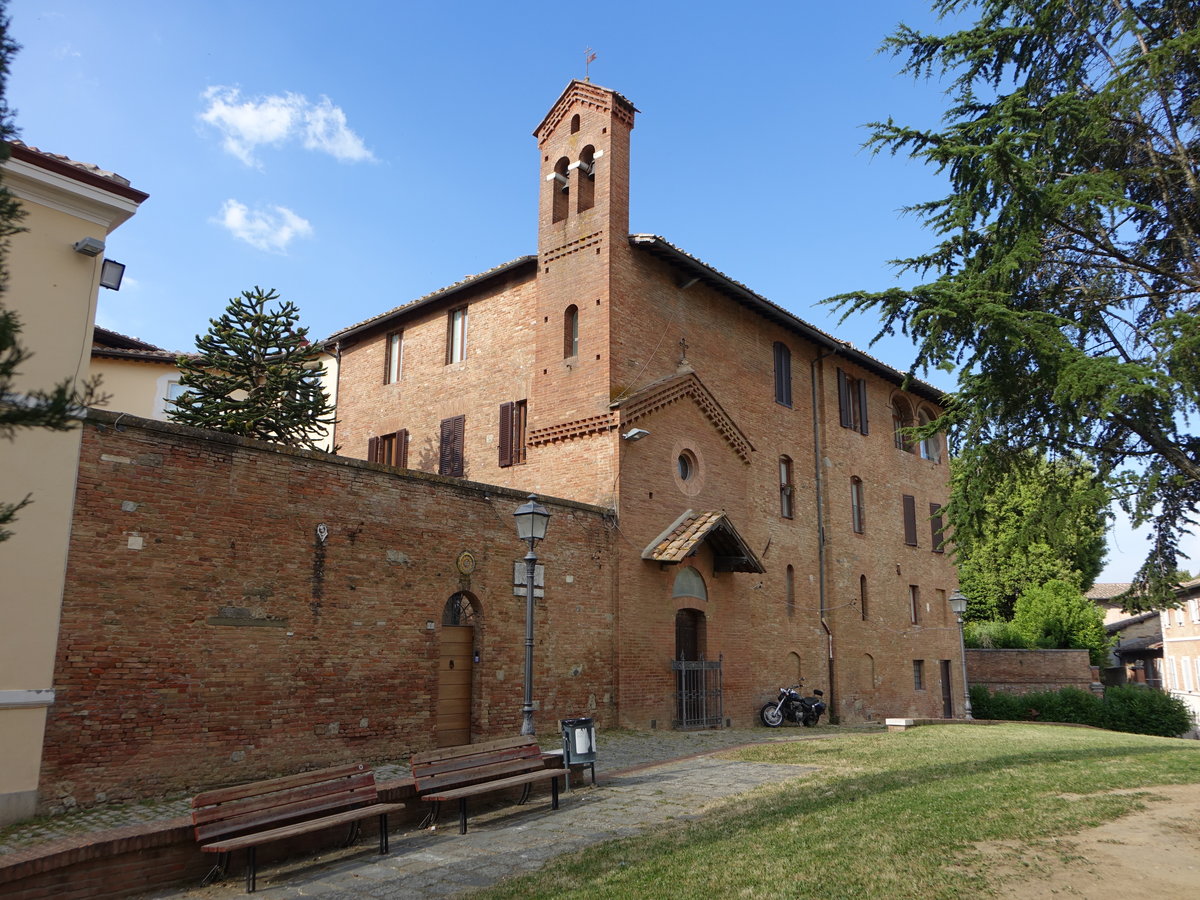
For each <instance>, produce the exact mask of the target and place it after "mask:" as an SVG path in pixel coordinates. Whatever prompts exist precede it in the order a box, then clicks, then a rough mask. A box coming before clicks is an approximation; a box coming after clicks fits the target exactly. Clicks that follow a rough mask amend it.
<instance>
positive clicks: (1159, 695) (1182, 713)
mask: <svg viewBox="0 0 1200 900" xmlns="http://www.w3.org/2000/svg"><path fill="white" fill-rule="evenodd" d="M1102 724H1103V727H1104V728H1108V729H1110V730H1112V731H1128V732H1132V733H1134V734H1156V735H1158V736H1159V737H1179V735H1181V734H1183V733H1184V732H1186V731H1189V730H1190V729H1191V728H1193V727H1194V725H1195V722H1194V721H1193V720H1192V714H1191V711H1190V710H1189V709H1188V708H1187V704H1185V703H1184V702H1183V701H1182V700H1180V699H1179V698H1178V697H1176V696H1174V695H1173V694H1168V693H1165V692H1163V691H1158V690H1154V689H1153V688H1146V687H1141V686H1139V685H1133V684H1120V685H1113V686H1112V687H1110V688H1108V689H1107V690H1105V692H1104V719H1103V723H1102Z"/></svg>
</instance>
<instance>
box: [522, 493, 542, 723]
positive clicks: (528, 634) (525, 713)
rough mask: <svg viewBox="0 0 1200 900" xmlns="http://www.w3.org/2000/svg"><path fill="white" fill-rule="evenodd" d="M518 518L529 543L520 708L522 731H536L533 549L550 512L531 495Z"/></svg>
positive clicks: (523, 538) (526, 562) (535, 555)
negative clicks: (523, 701)
mask: <svg viewBox="0 0 1200 900" xmlns="http://www.w3.org/2000/svg"><path fill="white" fill-rule="evenodd" d="M513 517H514V518H515V519H516V520H517V537H519V538H520V539H521V540H523V541H528V542H529V552H528V553H526V554H525V705H524V706H523V707H521V734H533V733H534V731H533V590H534V586H533V582H534V577H535V573H536V570H537V554H536V553H534V552H533V548H534V547H535V546H536V545H537V542H538V541H540V540H541V539H542V538H544V537H545V536H546V526H547V525H549V524H550V512H549V511H548V510H547V509H546V507H544V506H542V505H541V504H540V503H538V502H537V495H535V494H530V495H529V502H528V503H524V504H522V505H521V506H519V507H517V511H516V512H515V513H513Z"/></svg>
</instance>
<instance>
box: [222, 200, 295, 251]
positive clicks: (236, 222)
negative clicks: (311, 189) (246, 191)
mask: <svg viewBox="0 0 1200 900" xmlns="http://www.w3.org/2000/svg"><path fill="white" fill-rule="evenodd" d="M217 222H219V223H220V224H221V225H222V226H223V227H224V228H226V229H227V230H228V231H229V233H230V234H232V235H233V236H234V237H235V238H237V239H238V240H241V241H245V242H246V243H247V244H249V245H250V246H251V247H255V248H257V249H259V250H266V251H268V252H270V253H284V252H286V251H287V247H288V244H290V243H291V242H292V241H293V240H294V239H295V238H298V237H311V236H312V233H313V228H312V225H311V224H310V223H309V221H308V220H307V219H304V218H301V217H300V216H298V215H296V214H295V213H294V212H292V211H291V210H290V209H288V208H287V207H286V206H267V207H259V208H258V209H253V210H252V209H250V208H249V207H248V206H246V204H244V203H239V202H238V201H237V200H232V199H230V200H226V201H225V205H224V206H223V207H221V215H220V217H219V218H218V219H217Z"/></svg>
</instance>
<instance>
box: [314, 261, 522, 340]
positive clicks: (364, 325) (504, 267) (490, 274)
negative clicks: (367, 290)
mask: <svg viewBox="0 0 1200 900" xmlns="http://www.w3.org/2000/svg"><path fill="white" fill-rule="evenodd" d="M536 262H537V257H536V256H518V257H517V258H516V259H513V260H509V261H508V262H506V263H501V264H500V265H498V266H494V267H493V268H491V269H488V270H487V271H486V272H480V273H479V274H478V275H468V276H467V277H466V278H463V279H462V280H460V281H456V282H454V284H451V285H447V286H446V287H443V288H438V289H437V290H436V291H431V292H430V293H428V294H425V295H424V296H422V297H418V298H417V299H416V300H410V301H409V302H407V303H403V304H401V305H400V306H396V307H393V308H392V309H389V310H388V311H387V312H382V313H380V314H379V315H377V316H371V318H369V319H364V320H363V321H361V322H358V323H356V324H354V325H351V326H350V327H348V328H343V329H342V330H341V331H339V332H337V333H335V334H331V335H330V336H329V337H328V338H327V339H326V342H332V341H339V340H345V339H346V338H348V337H352V336H354V335H356V334H358V333H359V332H360V331H366V330H367V329H368V328H372V327H374V326H376V325H379V324H381V323H383V322H384V321H386V320H388V319H391V318H393V317H395V316H399V315H401V314H403V313H408V312H411V311H412V310H414V309H417V308H419V307H422V306H426V305H427V304H430V303H433V302H435V301H437V300H441V299H443V298H445V297H448V296H450V295H452V294H456V293H458V292H459V291H462V290H465V289H467V288H470V287H474V286H476V285H480V284H484V283H485V282H487V281H488V280H489V279H492V278H496V277H498V276H500V275H503V274H505V273H507V272H511V271H512V270H513V269H517V268H520V267H521V266H522V265H527V264H533V263H536Z"/></svg>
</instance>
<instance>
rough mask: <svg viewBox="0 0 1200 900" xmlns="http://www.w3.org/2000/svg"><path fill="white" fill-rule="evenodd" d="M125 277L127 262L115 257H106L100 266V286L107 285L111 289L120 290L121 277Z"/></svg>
mask: <svg viewBox="0 0 1200 900" xmlns="http://www.w3.org/2000/svg"><path fill="white" fill-rule="evenodd" d="M124 277H125V264H124V263H119V262H117V261H116V260H115V259H106V260H105V261H104V264H103V265H102V266H101V267H100V287H106V288H108V289H109V290H110V291H119V290H120V289H121V279H122V278H124Z"/></svg>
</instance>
